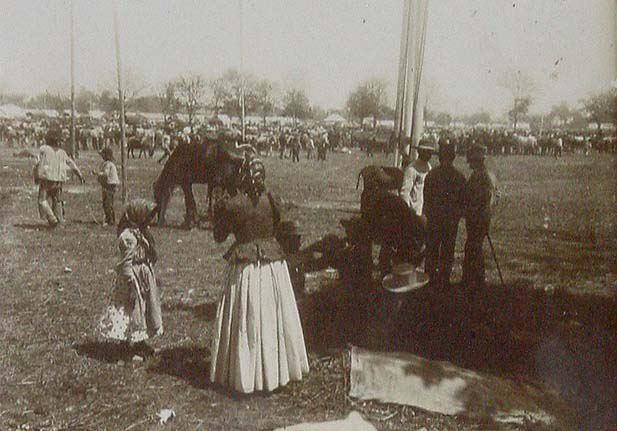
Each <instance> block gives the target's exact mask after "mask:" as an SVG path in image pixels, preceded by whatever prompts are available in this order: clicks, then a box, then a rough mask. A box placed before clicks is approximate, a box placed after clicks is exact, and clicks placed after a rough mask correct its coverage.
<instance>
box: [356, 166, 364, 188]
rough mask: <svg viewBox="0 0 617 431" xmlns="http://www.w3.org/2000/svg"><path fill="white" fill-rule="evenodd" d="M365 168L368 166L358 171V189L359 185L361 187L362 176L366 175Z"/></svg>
mask: <svg viewBox="0 0 617 431" xmlns="http://www.w3.org/2000/svg"><path fill="white" fill-rule="evenodd" d="M364 169H366V168H362V169H360V172H358V180H357V181H356V190H358V187H360V178H362V177H363V176H364Z"/></svg>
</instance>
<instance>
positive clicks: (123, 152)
mask: <svg viewBox="0 0 617 431" xmlns="http://www.w3.org/2000/svg"><path fill="white" fill-rule="evenodd" d="M112 7H113V15H114V39H115V45H116V74H117V76H118V101H119V103H120V154H121V159H120V160H121V162H120V163H121V165H120V166H121V176H122V178H121V179H120V181H121V182H122V185H121V187H122V203H123V204H126V196H127V184H126V131H125V129H124V124H125V123H124V92H123V91H122V64H121V63H120V58H121V56H120V35H119V30H118V1H117V0H113V2H112Z"/></svg>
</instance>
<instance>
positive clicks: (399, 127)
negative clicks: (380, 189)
mask: <svg viewBox="0 0 617 431" xmlns="http://www.w3.org/2000/svg"><path fill="white" fill-rule="evenodd" d="M403 4H404V5H403V25H402V30H401V46H400V53H399V65H398V82H397V87H396V110H395V113H394V130H395V133H396V141H397V142H396V148H395V149H394V166H399V164H400V160H399V151H400V148H401V142H402V138H403V116H404V112H403V111H404V107H405V105H406V96H407V91H406V88H405V86H406V83H407V53H408V51H409V40H408V35H409V26H410V19H409V14H410V10H411V0H403Z"/></svg>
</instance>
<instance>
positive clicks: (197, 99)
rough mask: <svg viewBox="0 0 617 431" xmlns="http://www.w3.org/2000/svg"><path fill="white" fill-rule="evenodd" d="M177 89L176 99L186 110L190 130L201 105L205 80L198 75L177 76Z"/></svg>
mask: <svg viewBox="0 0 617 431" xmlns="http://www.w3.org/2000/svg"><path fill="white" fill-rule="evenodd" d="M177 89H178V99H179V100H180V102H181V103H182V106H183V107H184V110H185V111H186V114H187V116H188V123H189V127H190V128H191V131H192V130H193V126H194V124H195V118H196V116H197V113H198V112H199V110H200V109H201V107H202V106H203V98H204V93H205V90H206V80H205V79H204V78H202V77H201V76H199V75H184V76H181V77H180V78H178V81H177Z"/></svg>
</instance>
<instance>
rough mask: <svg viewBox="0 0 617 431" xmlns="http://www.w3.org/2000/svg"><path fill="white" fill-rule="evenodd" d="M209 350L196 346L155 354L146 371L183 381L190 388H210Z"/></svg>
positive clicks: (177, 347) (165, 350) (173, 348)
mask: <svg viewBox="0 0 617 431" xmlns="http://www.w3.org/2000/svg"><path fill="white" fill-rule="evenodd" d="M209 357H210V350H209V349H207V348H202V347H197V346H176V347H171V348H168V349H163V350H161V351H159V352H158V353H157V354H156V359H155V362H154V364H153V365H152V366H150V367H149V368H148V371H150V372H153V373H158V374H166V375H169V376H173V377H178V378H180V379H182V380H185V381H186V382H187V383H189V384H190V385H191V386H193V387H196V388H199V389H204V388H206V387H209V386H211V383H210V381H209V379H208V376H209V372H210V362H209V360H208V358H209Z"/></svg>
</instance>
